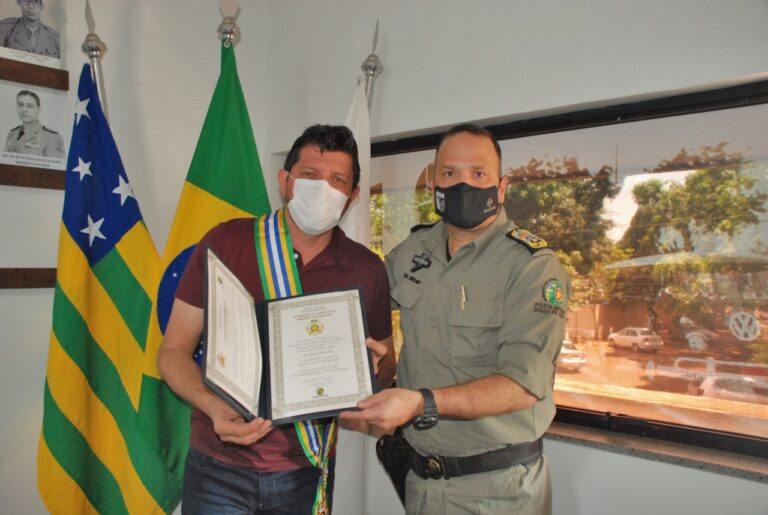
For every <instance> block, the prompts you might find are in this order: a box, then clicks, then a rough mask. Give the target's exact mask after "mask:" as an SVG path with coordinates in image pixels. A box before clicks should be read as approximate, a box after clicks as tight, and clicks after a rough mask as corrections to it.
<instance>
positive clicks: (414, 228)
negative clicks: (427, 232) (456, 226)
mask: <svg viewBox="0 0 768 515" xmlns="http://www.w3.org/2000/svg"><path fill="white" fill-rule="evenodd" d="M436 223H437V222H432V223H431V224H418V225H414V226H413V227H411V232H416V231H420V230H422V229H429V228H430V227H432V226H433V225H435V224H436Z"/></svg>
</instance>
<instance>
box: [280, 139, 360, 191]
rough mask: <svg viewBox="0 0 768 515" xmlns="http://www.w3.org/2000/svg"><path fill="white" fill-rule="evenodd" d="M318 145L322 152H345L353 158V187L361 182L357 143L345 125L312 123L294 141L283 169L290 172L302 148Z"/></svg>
mask: <svg viewBox="0 0 768 515" xmlns="http://www.w3.org/2000/svg"><path fill="white" fill-rule="evenodd" d="M307 146H316V147H319V148H320V152H344V153H345V154H347V155H348V156H349V157H351V158H352V172H353V176H352V188H353V189H354V188H355V186H357V183H358V182H360V161H359V160H358V158H357V143H356V142H355V137H354V136H353V135H352V131H351V130H349V129H348V128H347V127H345V126H344V125H320V124H316V125H312V126H311V127H308V128H307V129H306V130H305V131H304V133H303V134H302V135H301V136H299V137H298V138H297V139H296V141H294V142H293V146H292V147H291V150H290V152H288V155H287V156H286V157H285V164H283V169H284V170H286V171H288V172H290V171H291V168H293V165H295V164H296V163H297V162H298V160H299V154H300V153H301V149H303V148H304V147H307Z"/></svg>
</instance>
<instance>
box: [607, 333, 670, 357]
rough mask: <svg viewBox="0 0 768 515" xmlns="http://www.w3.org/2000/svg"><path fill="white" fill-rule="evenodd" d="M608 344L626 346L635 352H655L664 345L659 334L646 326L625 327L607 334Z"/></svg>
mask: <svg viewBox="0 0 768 515" xmlns="http://www.w3.org/2000/svg"><path fill="white" fill-rule="evenodd" d="M608 345H610V346H611V347H626V348H628V349H632V350H633V351H635V352H638V351H649V352H656V351H658V350H659V349H660V348H661V347H662V345H664V342H662V341H661V336H659V335H658V334H656V333H654V332H653V331H651V330H650V329H648V328H647V327H625V328H624V329H622V330H621V331H619V332H617V333H611V334H609V335H608Z"/></svg>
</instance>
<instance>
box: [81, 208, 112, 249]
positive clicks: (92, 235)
mask: <svg viewBox="0 0 768 515" xmlns="http://www.w3.org/2000/svg"><path fill="white" fill-rule="evenodd" d="M103 223H104V219H103V218H102V219H101V220H97V221H96V222H94V221H93V219H92V218H91V215H88V227H85V228H83V229H80V232H82V233H85V234H87V235H88V246H89V247H92V246H93V240H95V239H96V238H101V239H102V240H106V239H107V237H106V236H104V235H103V234H101V224H103Z"/></svg>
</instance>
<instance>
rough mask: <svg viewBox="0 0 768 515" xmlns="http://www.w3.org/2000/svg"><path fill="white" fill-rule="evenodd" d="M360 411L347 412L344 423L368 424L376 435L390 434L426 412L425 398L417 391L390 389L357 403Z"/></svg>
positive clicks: (343, 418) (344, 414)
mask: <svg viewBox="0 0 768 515" xmlns="http://www.w3.org/2000/svg"><path fill="white" fill-rule="evenodd" d="M357 407H358V408H359V409H360V411H345V412H343V413H342V414H341V415H340V418H341V420H342V422H345V423H346V422H350V423H352V424H354V423H359V422H367V423H368V424H370V425H371V426H373V427H372V428H371V431H372V432H373V433H374V434H388V433H391V432H392V431H394V430H395V429H396V428H398V427H400V426H402V425H404V424H406V423H408V422H410V421H411V420H413V419H414V418H415V417H416V416H417V415H420V414H421V412H422V411H423V410H424V397H422V395H421V393H419V392H418V391H416V390H408V389H406V388H390V389H388V390H383V391H381V392H379V393H376V394H374V395H371V396H370V397H367V398H365V399H363V400H362V401H360V402H358V403H357Z"/></svg>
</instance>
